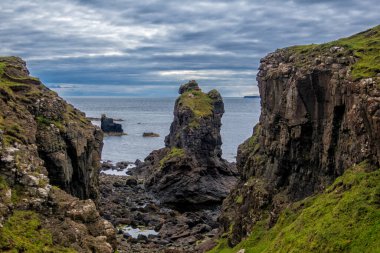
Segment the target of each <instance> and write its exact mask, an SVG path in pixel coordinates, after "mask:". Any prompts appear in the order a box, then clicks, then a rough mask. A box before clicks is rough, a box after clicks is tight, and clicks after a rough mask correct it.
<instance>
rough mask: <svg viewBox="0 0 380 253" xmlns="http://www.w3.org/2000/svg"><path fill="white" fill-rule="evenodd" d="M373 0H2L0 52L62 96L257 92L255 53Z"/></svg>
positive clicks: (323, 30)
mask: <svg viewBox="0 0 380 253" xmlns="http://www.w3.org/2000/svg"><path fill="white" fill-rule="evenodd" d="M379 13H380V4H379V2H378V0H360V1H354V0H321V1H306V0H293V1H286V0H266V1H256V0H255V1H254V0H252V1H244V0H236V1H232V0H226V1H224V0H218V1H217V0H205V1H195V0H192V1H190V0H181V1H179V0H177V1H172V0H146V1H144V0H140V1H136V0H114V1H109V0H49V1H46V0H33V1H30V0H17V1H16V0H1V2H0V45H1V46H0V55H16V56H20V57H22V58H23V59H24V60H26V61H27V64H28V68H29V70H30V71H31V74H32V75H34V76H37V77H39V78H40V79H41V80H42V82H43V83H45V84H46V85H47V86H48V87H51V88H52V89H54V90H56V91H57V92H58V93H59V94H60V95H62V96H138V97H157V96H158V97H159V96H176V94H177V90H178V87H179V85H180V84H182V83H185V82H186V81H188V80H193V79H195V80H197V81H198V83H199V84H200V85H201V87H202V88H203V89H204V90H210V89H213V88H216V89H218V90H219V91H220V92H221V93H222V95H223V96H243V95H251V94H257V93H258V89H257V83H256V80H255V79H256V73H257V68H258V66H259V62H260V58H262V57H264V56H265V55H266V54H268V53H270V52H272V51H274V50H276V49H277V48H283V47H287V46H291V45H300V44H310V43H323V42H327V41H331V40H335V39H338V38H341V37H345V36H349V35H351V34H354V33H357V32H360V31H363V30H365V29H368V28H371V27H373V26H375V25H378V24H380V15H379Z"/></svg>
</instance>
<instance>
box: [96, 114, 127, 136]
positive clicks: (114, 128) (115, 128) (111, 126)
mask: <svg viewBox="0 0 380 253" xmlns="http://www.w3.org/2000/svg"><path fill="white" fill-rule="evenodd" d="M101 128H102V131H103V132H105V133H121V134H122V133H123V128H122V127H121V124H118V123H114V122H113V119H111V118H107V116H106V115H105V114H102V118H101Z"/></svg>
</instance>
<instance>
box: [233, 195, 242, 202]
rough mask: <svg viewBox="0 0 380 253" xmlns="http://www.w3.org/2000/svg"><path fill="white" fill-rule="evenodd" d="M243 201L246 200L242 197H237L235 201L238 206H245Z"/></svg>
mask: <svg viewBox="0 0 380 253" xmlns="http://www.w3.org/2000/svg"><path fill="white" fill-rule="evenodd" d="M243 201H244V199H243V196H242V195H239V196H237V198H236V199H235V202H236V204H243Z"/></svg>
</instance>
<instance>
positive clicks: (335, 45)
mask: <svg viewBox="0 0 380 253" xmlns="http://www.w3.org/2000/svg"><path fill="white" fill-rule="evenodd" d="M379 41H380V26H377V27H375V28H373V29H370V30H368V31H365V32H362V33H359V34H357V35H354V36H352V37H349V38H345V39H340V40H337V41H334V42H330V43H326V44H321V45H309V46H295V47H290V48H285V49H279V50H277V51H275V52H274V53H271V54H269V55H267V56H266V57H265V58H263V59H261V65H260V67H259V73H258V75H257V81H258V86H259V89H260V95H261V105H262V109H261V116H260V121H259V123H258V124H257V125H256V126H255V128H254V133H253V136H252V137H251V138H249V139H248V140H247V141H246V142H244V143H243V144H241V145H240V147H239V150H238V157H237V168H238V170H239V172H240V174H241V178H240V182H239V183H238V186H237V187H235V188H234V190H233V191H232V192H231V194H230V195H229V196H228V197H227V198H226V200H225V201H224V203H223V214H222V216H221V219H220V220H221V222H222V225H223V230H224V232H225V234H224V235H223V236H222V238H225V239H223V240H225V242H226V243H227V244H226V245H225V246H227V247H228V246H231V247H232V246H235V245H237V244H239V242H241V243H240V244H239V245H238V246H236V247H235V248H234V249H239V248H240V249H243V248H245V249H248V248H249V247H255V245H256V246H257V245H261V246H262V248H261V250H259V247H258V248H256V250H257V251H252V252H277V251H281V250H285V251H284V252H286V251H287V250H289V249H292V250H295V249H300V250H301V251H303V252H309V251H313V250H316V251H318V247H316V246H317V245H319V246H321V245H322V247H324V246H326V247H330V246H331V248H330V250H332V251H334V252H336V250H338V251H341V250H344V249H345V250H348V249H352V248H350V247H353V246H355V245H356V246H357V243H358V241H357V240H359V239H358V238H361V234H360V233H363V234H364V232H363V231H365V230H362V231H359V230H356V231H355V232H353V233H352V234H350V235H347V234H344V230H345V229H343V228H342V230H340V231H335V232H336V234H335V240H336V241H339V240H340V239H342V240H346V242H347V243H345V244H344V243H342V244H341V245H333V243H332V244H330V245H328V244H326V241H329V240H330V239H326V238H323V232H321V231H318V232H316V231H314V232H313V233H314V237H313V238H312V237H310V238H309V239H307V238H306V239H305V238H304V239H305V240H306V241H305V243H304V244H302V247H304V248H302V247H301V246H299V245H298V244H296V242H294V241H293V243H294V244H293V248H292V247H290V248H288V249H287V250H286V247H285V246H284V245H288V246H289V244H286V243H289V242H290V241H291V240H290V239H289V238H290V236H289V237H287V239H288V240H289V241H286V240H283V241H278V240H277V241H276V240H275V238H276V237H273V238H272V241H270V240H269V241H267V242H266V244H265V243H264V240H265V238H264V237H265V236H268V234H269V233H272V236H273V231H275V230H274V229H275V228H279V227H281V226H280V225H279V224H281V222H283V221H284V220H283V219H282V218H280V219H279V216H280V217H284V212H286V211H284V210H289V209H286V208H288V207H293V210H294V208H295V207H294V204H293V203H303V204H301V207H300V206H298V209H297V210H298V214H300V213H301V215H300V216H299V217H305V216H302V215H306V214H305V212H307V208H306V207H310V206H312V207H314V208H315V209H317V208H318V206H317V203H318V201H317V200H316V202H313V201H311V202H306V203H308V204H305V202H302V200H305V199H307V197H309V196H311V195H315V194H321V193H323V194H325V195H320V196H330V197H332V198H333V197H334V196H331V195H328V194H329V193H331V191H332V190H331V188H328V187H329V186H330V185H331V184H332V183H333V182H334V181H335V180H337V181H335V182H340V185H338V186H336V185H335V184H334V185H335V187H336V188H335V189H337V188H339V191H342V192H341V193H342V194H349V192H350V189H351V186H347V180H346V179H347V177H348V176H347V173H352V171H356V169H355V168H357V167H355V166H357V165H358V164H361V165H363V163H364V164H365V166H359V167H360V168H362V169H361V170H360V171H361V172H360V173H363V172H366V173H368V174H366V175H367V176H366V177H372V178H371V180H372V182H377V185H378V183H379V181H378V176H377V174H378V173H376V172H372V171H376V170H377V169H378V168H379V166H380V58H379V55H380V44H379ZM352 168H354V169H352ZM371 173H372V174H371ZM370 175H371V176H370ZM356 176H358V175H356ZM338 177H339V178H338ZM358 177H359V178H360V176H358ZM337 178H338V179H337ZM351 179H352V178H351ZM357 183H358V182H357V181H355V183H353V184H352V187H354V186H357ZM343 186H344V187H343ZM361 186H362V187H365V185H364V186H363V185H361ZM376 187H377V186H376V185H368V187H367V188H364V189H363V188H361V189H362V190H363V192H366V191H365V190H368V191H367V192H371V191H370V190H371V189H374V190H375V191H376ZM337 191H338V190H337ZM345 191H347V192H345ZM373 194H374V193H373V192H371V194H368V198H370V197H369V196H372V195H373ZM375 195H376V194H375ZM375 195H374V196H375ZM342 196H343V195H339V196H338V197H336V196H335V197H336V198H342ZM356 197H357V201H358V203H363V205H366V203H365V202H363V200H362V199H360V198H358V196H356ZM321 198H322V197H321ZM375 198H376V197H375ZM298 201H301V202H298ZM360 201H362V202H360ZM310 203H311V204H310ZM313 203H314V204H313ZM331 203H332V205H336V207H337V208H336V209H335V210H339V208H338V207H339V205H338V204H337V203H335V202H334V201H333V199H331ZM367 204H368V208H369V206H371V205H372V206H371V208H373V205H374V204H373V203H370V202H368V203H367ZM308 205H310V206H308ZM322 206H323V205H321V207H320V208H322ZM354 207H355V208H356V207H357V206H355V205H352V206H351V207H350V208H354ZM315 209H314V211H315ZM300 210H301V211H300ZM302 210H303V211H302ZM326 210H327V209H326ZM347 210H350V209H349V208H348V209H347ZM350 211H352V212H355V209H353V210H350ZM319 212H320V214H321V215H322V213H324V212H325V211H324V210H322V209H320V210H319ZM366 212H368V213H367V214H376V212H375V213H373V212H374V209H366ZM317 213H318V212H317ZM309 214H310V213H309ZM315 215H316V216H315V217H312V216H308V217H310V218H311V220H309V221H305V220H303V221H302V222H305V224H304V225H305V227H306V226H308V224H309V223H310V224H311V223H312V220H313V219H314V218H315V219H316V220H318V217H319V216H318V215H317V214H315ZM336 215H337V216H339V215H342V216H341V217H342V220H339V219H335V220H334V221H331V220H329V222H335V223H334V224H341V226H342V227H344V226H348V227H347V228H346V229H347V230H350V228H349V224H348V223H345V221H343V217H345V216H344V215H345V214H344V213H343V212H341V213H339V212H338V211H337V213H336ZM321 217H322V216H321ZM363 217H366V216H365V215H363ZM293 218H294V217H293ZM330 218H331V217H330ZM352 221H355V219H354V218H353V219H352ZM356 221H357V224H355V225H354V226H358V227H362V225H363V224H364V223H361V222H364V221H361V220H356ZM307 222H309V223H307ZM373 222H375V221H373ZM373 222H372V226H373V227H372V228H371V229H374V230H373V231H378V230H376V229H375V224H374V223H373ZM313 224H314V223H313ZM321 224H322V225H321ZM365 224H367V223H365ZM282 225H284V224H282ZM286 225H289V224H286ZM293 225H294V224H293ZM314 225H315V228H317V227H318V226H326V227H325V230H324V233H325V234H329V232H331V230H329V229H332V227H330V226H332V225H331V224H330V226H329V225H328V224H323V222H322V221H321V223H320V224H314ZM367 225H368V226H369V227H371V223H368V224H367ZM337 226H338V225H337ZM288 228H289V227H288ZM282 229H284V230H279V231H277V232H278V235H283V237H286V236H287V235H289V233H290V232H289V231H290V230H289V231H288V230H286V228H284V227H282ZM298 229H299V231H298V232H297V231H296V232H294V231H293V232H294V234H293V236H294V237H296V236H297V235H299V236H301V235H300V231H301V230H302V229H300V228H299V227H298ZM365 229H368V227H366V228H365ZM265 231H266V232H265ZM268 231H270V232H268ZM305 231H306V230H305ZM258 233H259V234H258ZM260 233H262V234H260ZM286 233H288V234H286ZM297 233H298V234H297ZM318 233H321V236H320V234H318ZM343 234H344V236H343ZM304 236H306V237H307V236H312V234H309V235H307V234H306V235H304ZM319 236H320V237H319ZM372 236H375V238H377V239H380V238H379V237H378V234H377V235H376V233H374V234H373V235H372ZM247 237H248V239H247ZM268 238H270V237H267V238H266V240H268ZM245 239H247V240H245ZM332 239H334V237H332ZM242 240H243V241H242ZM252 240H253V241H255V240H256V241H255V243H253V241H252ZM307 240H308V241H307ZM306 242H308V243H306ZM260 243H261V244H260ZM271 243H272V244H271ZM371 243H372V244H371ZM373 243H376V240H375V241H374V242H373V241H371V242H370V243H369V245H368V246H369V247H373V246H374V244H373ZM264 244H265V245H264ZM336 244H339V243H336ZM244 245H245V246H244ZM247 245H250V246H247ZM342 245H344V246H342ZM282 246H284V248H281V247H282ZM290 246H291V244H290ZM298 246H299V248H297V247H298ZM313 246H314V247H315V248H314V249H313V248H312V247H313ZM339 247H342V248H341V249H340V248H339ZM222 248H223V247H221V246H220V247H219V249H222ZM270 249H272V251H271V250H270ZM275 249H276V250H275ZM215 252H219V251H218V250H215ZM223 252H229V251H223ZM231 252H235V251H231Z"/></svg>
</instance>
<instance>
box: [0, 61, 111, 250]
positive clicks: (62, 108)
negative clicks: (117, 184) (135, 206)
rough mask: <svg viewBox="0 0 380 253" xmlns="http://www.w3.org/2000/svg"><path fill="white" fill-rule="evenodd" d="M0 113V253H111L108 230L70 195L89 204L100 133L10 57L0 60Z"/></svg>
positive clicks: (89, 207) (92, 207)
mask: <svg viewBox="0 0 380 253" xmlns="http://www.w3.org/2000/svg"><path fill="white" fill-rule="evenodd" d="M0 108H1V111H0V199H1V202H0V224H1V227H2V228H1V229H0V237H1V240H0V241H1V243H0V251H3V250H5V251H6V250H10V249H16V250H20V251H28V252H30V251H33V252H45V251H46V250H47V249H48V248H54V247H57V248H54V250H55V251H59V250H63V248H69V247H70V249H71V250H76V251H80V252H90V251H93V250H95V251H97V252H112V246H111V244H113V243H114V229H113V227H112V225H111V224H110V223H108V222H106V221H105V220H103V219H101V218H100V216H99V213H98V212H97V210H96V206H95V204H94V202H93V201H92V200H79V199H77V198H75V197H73V196H71V195H70V194H72V195H74V196H76V197H78V198H80V199H88V198H92V199H94V200H96V198H97V196H98V174H99V166H100V164H99V160H100V154H101V148H102V139H103V136H102V132H101V131H100V130H99V129H98V128H96V127H94V126H93V125H92V124H91V123H90V121H89V120H87V119H86V117H85V115H84V114H83V113H82V112H80V111H78V110H77V109H75V108H73V107H72V106H71V105H69V104H67V103H66V102H65V101H64V100H63V99H61V98H60V97H58V96H57V94H56V93H55V92H53V91H51V90H49V89H48V88H46V87H45V86H44V85H43V84H41V82H40V81H39V80H38V79H37V78H34V77H31V76H29V71H28V70H27V68H26V64H25V62H24V61H23V60H21V59H20V58H17V57H1V58H0ZM53 185H54V186H53ZM61 189H62V190H61ZM63 190H64V191H63ZM65 191H66V192H65ZM24 231H28V232H24ZM34 237H35V238H36V239H33V238H34ZM37 238H39V239H37ZM54 250H53V251H54Z"/></svg>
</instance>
